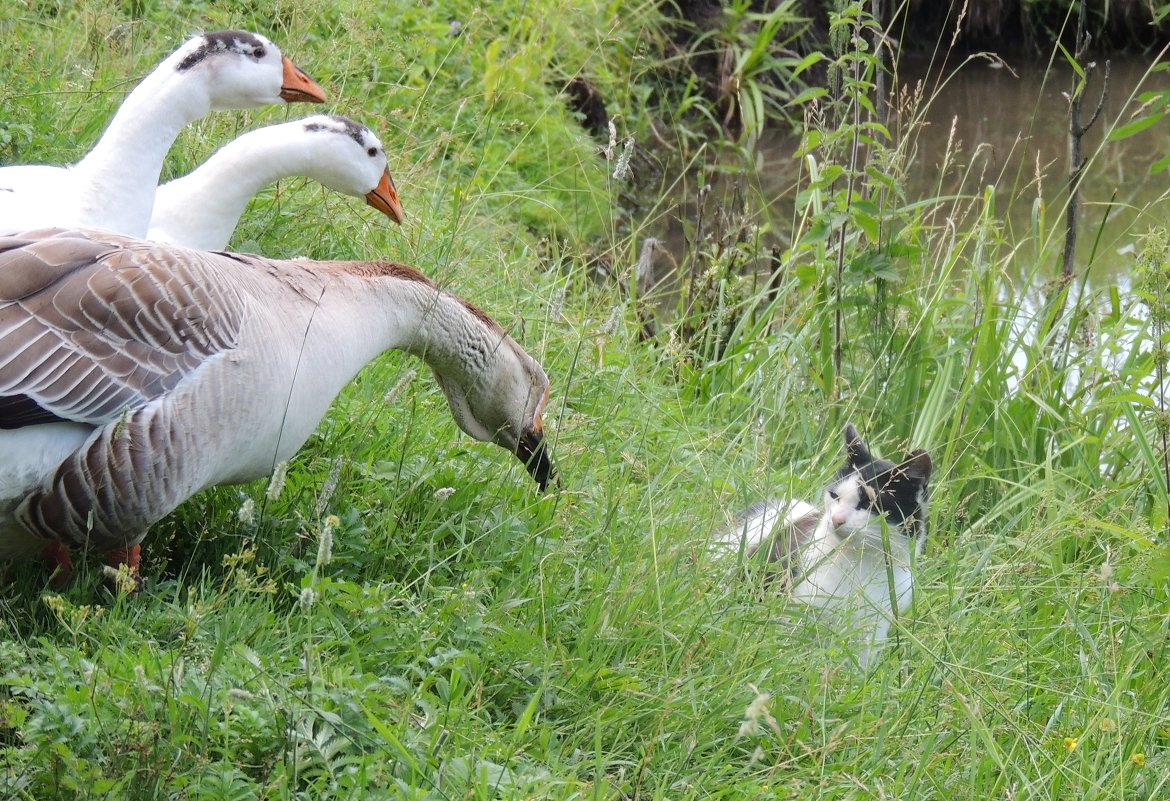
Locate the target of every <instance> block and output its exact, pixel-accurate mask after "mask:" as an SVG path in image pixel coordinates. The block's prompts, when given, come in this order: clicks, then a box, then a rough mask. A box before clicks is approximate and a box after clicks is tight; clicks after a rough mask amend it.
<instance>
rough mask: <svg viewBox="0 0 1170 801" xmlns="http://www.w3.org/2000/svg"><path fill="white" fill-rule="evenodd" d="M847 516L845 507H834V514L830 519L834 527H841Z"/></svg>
mask: <svg viewBox="0 0 1170 801" xmlns="http://www.w3.org/2000/svg"><path fill="white" fill-rule="evenodd" d="M845 517H846V514H845V510H844V509H834V510H833V512H832V514H831V515H829V519H830V520H832V521H833V527H834V528H840V527H841V526H843V525H845Z"/></svg>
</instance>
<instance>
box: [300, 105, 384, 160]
mask: <svg viewBox="0 0 1170 801" xmlns="http://www.w3.org/2000/svg"><path fill="white" fill-rule="evenodd" d="M329 119H331V120H333V121H334V122H336V123H337V124H338V125H339V126H341V130H338V129H337V128H330V127H329V126H328V125H324V124H322V123H320V122H306V123H305V130H306V131H309V132H310V133H312V132H314V131H331V132H332V133H343V134H345V135H346V136H348V137H349V138H350V139H352V140H353V141H355V142H357V143H358V145H359V146H361V147H365V146H366V139H365V136H366V131H368V130H369V129H368V128H366V126H364V125H362V124H361V123H357V122H354V121H353V120H351V119H350V118H349V117H343V116H341V115H340V114H331V115H330V116H329ZM371 155H373V154H371Z"/></svg>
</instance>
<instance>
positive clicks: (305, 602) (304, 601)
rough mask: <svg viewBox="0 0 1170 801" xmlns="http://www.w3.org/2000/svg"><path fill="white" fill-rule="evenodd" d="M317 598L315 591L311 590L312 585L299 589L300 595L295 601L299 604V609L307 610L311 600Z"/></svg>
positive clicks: (311, 603) (311, 602)
mask: <svg viewBox="0 0 1170 801" xmlns="http://www.w3.org/2000/svg"><path fill="white" fill-rule="evenodd" d="M315 600H317V593H315V592H313V588H312V587H305V588H304V589H303V590H301V597H300V599H298V601H297V603H299V604H300V605H301V609H303V610H304V611H306V612H308V611H309V607H311V606H312V605H313V601H315Z"/></svg>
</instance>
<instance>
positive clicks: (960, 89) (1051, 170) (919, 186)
mask: <svg viewBox="0 0 1170 801" xmlns="http://www.w3.org/2000/svg"><path fill="white" fill-rule="evenodd" d="M1150 66H1151V62H1150V61H1149V60H1141V59H1134V58H1126V59H1121V60H1114V61H1113V62H1112V63H1111V65H1110V77H1109V90H1108V93H1107V95H1106V97H1105V104H1104V108H1103V110H1102V112H1101V115H1100V118H1099V119H1098V121H1097V123H1096V125H1094V126H1093V128H1092V129H1091V130H1090V131H1089V133H1088V134H1087V135H1086V136H1085V138H1084V140H1083V149H1084V154H1085V158H1086V160H1087V161H1088V162H1089V163H1088V165H1087V167H1086V173H1085V178H1084V182H1083V185H1082V191H1081V212H1080V222H1079V227H1078V231H1079V237H1078V245H1077V271H1078V273H1081V272H1083V271H1085V270H1086V268H1088V274H1089V276H1090V282H1091V283H1092V284H1095V285H1098V286H1100V285H1105V284H1109V283H1113V282H1115V281H1120V282H1121V283H1123V284H1125V283H1127V281H1126V278H1125V277H1126V275H1127V274H1128V272H1129V271H1130V269H1131V265H1132V264H1133V257H1132V255H1130V253H1129V252H1128V251H1129V250H1132V248H1133V245H1134V241H1135V238H1136V237H1137V236H1138V235H1140V234H1142V233H1145V232H1146V231H1147V230H1148V229H1149V228H1150V227H1151V226H1157V225H1166V224H1167V223H1170V172H1162V173H1160V174H1158V175H1150V172H1149V170H1150V166H1151V165H1152V164H1153V163H1154V162H1156V161H1157V160H1158V159H1160V158H1163V157H1164V156H1165V155H1167V154H1170V120H1162V121H1161V122H1160V123H1158V124H1157V125H1154V126H1153V127H1152V128H1149V129H1147V130H1145V131H1143V132H1141V133H1139V134H1137V135H1135V136H1133V137H1130V138H1128V139H1124V140H1121V141H1117V142H1107V141H1105V137H1106V135H1107V133H1108V131H1109V130H1112V129H1113V128H1115V127H1117V126H1119V125H1124V124H1125V123H1127V122H1129V121H1131V120H1132V119H1133V115H1134V114H1135V112H1137V111H1138V109H1139V106H1140V103H1139V101H1138V100H1137V98H1138V96H1139V95H1140V94H1141V93H1142V92H1146V91H1152V90H1164V89H1167V88H1170V76H1168V75H1167V74H1166V73H1164V72H1163V73H1154V74H1151V73H1150ZM1103 72H1104V70H1103V67H1102V66H1099V68H1098V70H1097V71H1096V73H1095V75H1094V78H1093V80H1092V82H1091V83H1090V85H1089V87H1088V90H1087V92H1086V101H1085V104H1084V105H1085V110H1084V112H1083V117H1084V118H1085V119H1086V120H1087V118H1088V116H1089V115H1090V114H1091V113H1092V110H1093V108H1094V107H1095V106H1096V102H1097V98H1098V97H1099V95H1100V87H1101V78H1102V75H1103ZM1070 75H1071V70H1070V69H1069V68H1068V67H1067V65H1065V64H1063V63H1058V64H1055V65H1054V66H1053V67H1052V68H1051V69H1050V68H1048V65H1046V64H1036V63H1021V64H1009V65H1007V66H1006V67H1001V68H994V67H993V66H991V65H990V64H989V62H988V61H986V60H983V59H972V60H969V61H967V62H966V63H964V64H963V65H962V66H961V67H960V68H957V69H949V70H947V71H940V70H938V69H935V70H933V71H932V70H931V69H930V65H928V64H926V63H922V62H903V63H902V64H901V65H900V74H899V81H898V82H897V89H896V93H895V94H894V96H895V97H898V96H901V97H902V98H903V102H901V103H900V104H898V105H900V106H901V109H900V113H899V114H896V115H895V116H894V118H893V120H892V122H891V126H890V127H891V131H892V132H893V135H894V137H895V139H896V141H898V142H901V143H905V153H906V158H905V160H906V162H907V167H906V175H905V179H904V182H903V185H904V187H905V191H906V195H905V201H904V202H905V203H906V204H907V205H915V204H920V205H923V206H924V208H925V212H924V216H923V219H922V221H923V222H924V223H925V224H927V225H937V226H942V225H943V224H944V221H945V220H946V219H948V218H950V219H952V220H954V225H955V226H956V227H957V228H958V229H959V230H964V229H965V228H967V227H969V226H970V225H972V224H974V222H975V220H974V215H975V214H978V213H980V209H981V207H982V204H981V202H980V201H979V198H981V197H982V195H983V193H984V190H985V187H986V186H988V185H993V186H994V187H995V215H996V217H997V218H998V221H999V222H1000V223H1001V224H1002V226H1003V236H1004V238H1005V239H1006V241H1007V242H1008V243H1009V245H1011V246H1014V247H1016V248H1017V250H1018V252H1019V253H1021V254H1028V256H1027V257H1023V258H1017V259H1016V265H1015V267H1016V270H1017V275H1016V276H1014V278H1016V279H1019V280H1020V282H1022V283H1029V282H1030V279H1031V278H1032V277H1033V273H1034V272H1037V271H1038V272H1039V275H1040V276H1041V277H1044V276H1052V275H1055V274H1056V273H1057V272H1058V271H1059V269H1060V266H1059V261H1058V260H1059V257H1060V250H1061V244H1062V242H1063V238H1064V210H1065V201H1066V197H1067V173H1068V134H1067V128H1068V100H1067V97H1066V95H1067V93H1068V92H1069V91H1070V89H1071V86H1070V83H1071V81H1070V77H1069V76H1070ZM919 90H921V92H922V95H923V96H925V97H929V98H932V99H931V101H930V102H929V103H926V104H923V106H924V108H923V110H922V111H921V113H919V114H918V115H917V117H915V116H914V114H913V108H912V104H910V103H907V102H905V99H904V98H906V97H912V96H913V94H914V93H915V92H916V91H919ZM798 142H799V140H798V138H797V137H796V136H795V135H792V134H789V133H772V134H768V135H767V136H765V137H764V138H763V140H762V141H761V142H760V143H759V146H758V156H757V169H756V170H755V174H754V175H752V176H750V177H749V178H750V181H751V183H752V186H751V187H750V189H751V190H752V191H749V192H748V193H747V194H748V195H756V196H757V197H758V198H761V199H762V200H760V201H759V205H760V206H762V207H763V209H762V210H763V211H764V212H765V213H766V214H767V215H768V217H769V218H770V219H771V220H772V223H773V225H772V229H773V231H774V234H775V236H776V238H777V239H778V240H779V242H780V243H781V244H782V245H787V244H788V242H789V239H790V236H791V232H792V229H793V223H792V220H793V219H794V216H793V215H794V212H795V211H796V209H795V196H796V190H797V188H798V184H799V183H800V182H802V181H807V176H806V175H804V176H802V175H801V174H800V167H801V164H800V163H799V160H798V159H797V158H796V155H795V154H796V150H797V146H798ZM730 180H731V181H734V182H741V181H743V180H744V177H743V176H738V177H734V178H732V179H730ZM713 183H714V187H713V191H712V193H711V194H712V200H715V199H716V198H722V199H723V203H722V205H723V207H724V209H726V207H727V206H729V205H734V204H733V203H731V202H730V201H729V198H731V197H733V196H734V193H733V192H732V191H731V190H730V189H729V187H728V186H727V183H728V181H727V179H719V178H716V179H715V180H714V181H713ZM756 193H758V194H756ZM684 195H690V196H691V197H689V198H684V201H683V204H682V208H681V209H679V210H678V212H677V216H673V219H670V220H669V221H668V223H667V225H666V230H665V232H664V235H663V238H664V239H665V240H666V241H667V243H668V245H669V249H670V250H671V251H672V252H673V253H674V254H675V256H676V258H680V257H681V256H682V255H683V251H684V250H685V249H686V242H685V235H684V232H683V226H682V224H681V222H680V218H682V219H686V220H690V221H694V220H696V219H697V217H698V211H697V208H696V205H695V203H694V198H693V195H694V192H693V191H688V192H684ZM956 195H957V196H958V198H957V199H954V200H948V201H939V202H937V203H932V202H930V201H931V200H932V199H935V198H946V197H954V196H956ZM1037 198H1040V199H1042V200H1043V207H1042V208H1043V215H1042V221H1041V224H1040V225H1038V226H1034V225H1033V214H1034V207H1035V206H1036V200H1037ZM716 202H718V201H716ZM710 213H711V211H710V210H708V214H710ZM1037 237H1038V238H1039V240H1038V241H1036V238H1037ZM1039 254H1044V255H1045V263H1044V264H1039V265H1038V264H1037V258H1039ZM1037 268H1038V270H1037Z"/></svg>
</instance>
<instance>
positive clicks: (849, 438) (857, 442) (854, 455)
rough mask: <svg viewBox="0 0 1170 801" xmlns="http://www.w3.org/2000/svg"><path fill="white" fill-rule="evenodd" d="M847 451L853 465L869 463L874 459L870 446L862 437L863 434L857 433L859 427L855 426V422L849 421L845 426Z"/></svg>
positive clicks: (847, 456)
mask: <svg viewBox="0 0 1170 801" xmlns="http://www.w3.org/2000/svg"><path fill="white" fill-rule="evenodd" d="M845 453H846V458H847V460H848V461H849V464H851V465H859V464H869V463H870V462H872V461H873V456H872V455H871V454H870V452H869V448H868V447H867V446H866V444H865V442H864V441H863V440H862V439H861V435H860V434H858V433H857V429H856V428H854V427H853V423H848V424H846V426H845Z"/></svg>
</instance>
